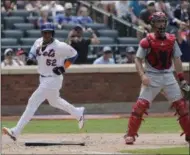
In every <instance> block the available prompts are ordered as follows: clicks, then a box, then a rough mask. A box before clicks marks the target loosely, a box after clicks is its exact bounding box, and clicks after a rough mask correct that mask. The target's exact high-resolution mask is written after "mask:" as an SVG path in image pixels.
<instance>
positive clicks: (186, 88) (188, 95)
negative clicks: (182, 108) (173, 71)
mask: <svg viewBox="0 0 190 155" xmlns="http://www.w3.org/2000/svg"><path fill="white" fill-rule="evenodd" d="M180 87H181V90H182V91H183V93H184V97H185V99H186V100H190V85H188V83H187V81H185V80H183V81H181V82H180Z"/></svg>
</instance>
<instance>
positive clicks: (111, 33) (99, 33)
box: [97, 30, 118, 38]
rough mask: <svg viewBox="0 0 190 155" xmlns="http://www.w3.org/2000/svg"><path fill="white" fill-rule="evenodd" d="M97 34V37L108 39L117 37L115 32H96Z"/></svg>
mask: <svg viewBox="0 0 190 155" xmlns="http://www.w3.org/2000/svg"><path fill="white" fill-rule="evenodd" d="M97 33H98V36H99V37H110V38H116V37H118V31H117V30H98V31H97Z"/></svg>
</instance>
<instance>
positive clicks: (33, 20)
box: [26, 16, 39, 24]
mask: <svg viewBox="0 0 190 155" xmlns="http://www.w3.org/2000/svg"><path fill="white" fill-rule="evenodd" d="M38 18H39V17H38V16H32V17H26V20H27V22H28V23H31V24H36V23H37V21H38Z"/></svg>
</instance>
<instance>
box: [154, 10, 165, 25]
mask: <svg viewBox="0 0 190 155" xmlns="http://www.w3.org/2000/svg"><path fill="white" fill-rule="evenodd" d="M159 20H165V21H166V22H167V17H166V14H165V13H163V12H155V13H153V14H152V15H151V17H150V21H151V24H154V22H155V21H159Z"/></svg>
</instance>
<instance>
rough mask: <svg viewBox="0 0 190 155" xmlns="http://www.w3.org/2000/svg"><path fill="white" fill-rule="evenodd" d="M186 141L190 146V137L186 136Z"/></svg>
mask: <svg viewBox="0 0 190 155" xmlns="http://www.w3.org/2000/svg"><path fill="white" fill-rule="evenodd" d="M185 140H186V141H187V142H188V143H189V144H190V136H187V135H185Z"/></svg>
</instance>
